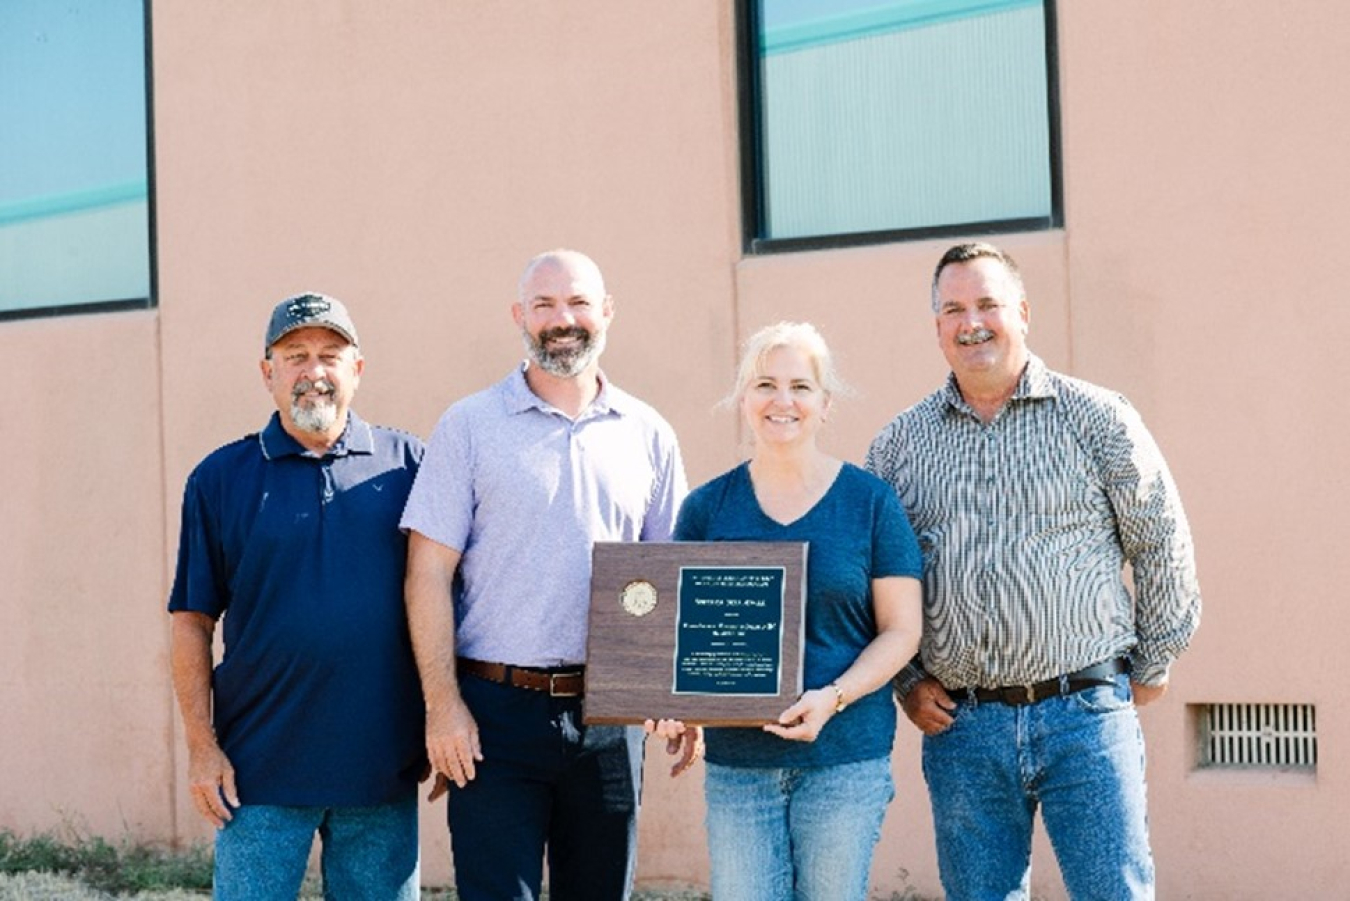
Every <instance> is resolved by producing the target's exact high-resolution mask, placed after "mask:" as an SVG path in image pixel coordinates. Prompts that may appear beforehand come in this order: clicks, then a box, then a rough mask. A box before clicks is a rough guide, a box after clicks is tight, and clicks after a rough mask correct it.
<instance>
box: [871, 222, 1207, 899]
mask: <svg viewBox="0 0 1350 901" xmlns="http://www.w3.org/2000/svg"><path fill="white" fill-rule="evenodd" d="M932 301H933V311H934V314H935V316H936V319H937V334H938V342H939V345H940V346H941V348H942V352H943V355H944V356H945V357H946V359H947V362H948V364H949V365H950V366H951V369H952V374H951V376H950V377H949V378H948V380H947V383H946V385H944V386H943V387H942V388H941V389H939V390H938V391H937V392H935V393H934V394H932V395H930V396H929V397H927V398H925V399H924V400H923V401H922V402H920V403H919V404H917V405H915V406H914V407H912V408H910V409H909V410H906V411H904V412H903V413H901V414H900V415H899V416H897V417H896V418H895V420H893V421H892V422H891V423H890V424H889V425H888V426H886V428H885V429H883V430H882V432H881V434H880V435H878V436H877V439H876V440H875V441H874V442H873V444H872V447H871V450H870V451H869V453H868V468H869V469H871V470H872V471H873V472H875V473H876V474H877V475H879V476H881V477H882V478H883V479H885V480H886V481H888V482H889V483H890V484H892V485H893V486H895V489H896V492H897V494H898V495H899V497H900V500H901V502H902V503H903V504H904V506H905V510H906V512H907V513H908V514H909V517H910V520H911V522H912V523H913V525H914V529H915V531H916V532H917V533H918V536H919V542H920V545H921V546H922V548H923V551H924V558H925V565H924V570H925V576H924V582H925V586H924V587H925V630H924V636H923V642H922V646H921V650H920V655H919V657H918V658H916V659H915V661H914V662H913V663H912V664H911V665H910V666H909V667H907V668H906V669H905V671H903V672H902V673H901V674H900V676H898V677H897V679H896V693H897V695H898V696H899V697H900V700H901V702H902V704H903V705H904V708H905V712H906V714H907V715H908V716H909V718H910V719H911V720H912V721H913V722H914V723H915V725H917V726H918V727H919V728H920V729H921V730H922V731H923V732H924V734H925V739H924V752H923V756H924V775H925V778H926V779H927V781H928V787H929V793H930V795H931V798H932V805H933V814H934V821H935V825H936V830H937V846H938V860H939V868H940V871H941V876H942V881H943V886H944V888H945V889H946V891H947V895H948V898H949V899H952V901H959V899H965V898H994V897H996V898H1026V897H1029V884H1030V851H1031V833H1032V823H1033V819H1034V817H1035V812H1036V810H1037V809H1038V808H1040V809H1041V811H1042V816H1043V817H1044V819H1045V824H1046V828H1047V831H1048V832H1049V834H1050V837H1051V840H1052V842H1053V843H1054V846H1055V849H1056V854H1057V856H1058V858H1059V863H1060V869H1061V871H1062V873H1063V875H1064V879H1065V882H1066V885H1067V886H1068V889H1069V892H1070V894H1071V895H1072V896H1073V897H1075V898H1080V897H1104V898H1151V897H1153V883H1154V879H1153V862H1152V854H1151V852H1150V849H1149V843H1148V831H1147V820H1146V812H1145V798H1144V746H1143V737H1142V734H1141V732H1140V730H1139V724H1138V719H1137V717H1136V715H1135V706H1136V705H1140V704H1146V703H1148V702H1150V701H1152V700H1155V699H1156V698H1158V697H1160V696H1161V695H1162V694H1163V692H1165V691H1166V688H1167V680H1168V673H1169V668H1170V666H1171V664H1172V662H1173V660H1175V659H1176V657H1177V655H1179V654H1180V653H1181V652H1182V651H1183V650H1184V649H1185V648H1186V646H1187V644H1188V643H1189V641H1190V638H1191V636H1192V634H1193V633H1194V632H1195V629H1196V627H1197V625H1198V624H1199V619H1200V592H1199V585H1198V583H1197V580H1196V575H1195V563H1194V553H1193V549H1192V545H1191V537H1190V529H1189V527H1188V525H1187V522H1186V517H1185V514H1184V512H1183V511H1182V507H1181V500H1180V497H1179V495H1178V493H1177V489H1176V485H1175V484H1174V482H1173V481H1172V477H1171V474H1170V473H1169V472H1168V469H1167V465H1166V463H1165V462H1164V460H1163V458H1162V455H1161V453H1160V452H1159V450H1158V447H1157V445H1156V444H1155V443H1154V441H1153V439H1152V437H1151V436H1150V435H1149V433H1148V431H1147V429H1146V428H1145V427H1144V424H1143V422H1142V420H1141V419H1140V417H1139V415H1138V413H1137V412H1136V411H1135V410H1134V408H1133V407H1132V406H1130V404H1129V402H1128V401H1126V400H1125V399H1124V398H1123V397H1121V396H1120V395H1119V394H1116V393H1115V392H1112V391H1108V390H1106V389H1103V388H1100V387H1097V386H1095V385H1090V384H1088V383H1086V382H1082V381H1080V380H1077V379H1073V378H1070V377H1068V376H1065V375H1061V374H1059V373H1056V372H1052V371H1050V370H1049V369H1047V368H1046V366H1045V364H1044V363H1043V362H1042V361H1041V360H1040V359H1039V358H1038V357H1036V356H1035V355H1034V354H1032V353H1031V352H1030V351H1029V350H1028V348H1027V345H1026V336H1027V331H1028V326H1029V323H1030V308H1029V305H1028V303H1027V299H1026V295H1025V291H1024V288H1023V285H1022V281H1021V277H1020V275H1019V274H1018V271H1017V267H1016V264H1015V263H1014V262H1013V260H1012V259H1011V258H1010V257H1009V256H1008V255H1007V254H1005V253H1004V252H1003V251H1001V250H999V249H998V248H996V247H993V246H991V245H988V244H963V245H958V246H956V247H953V248H951V249H950V250H948V251H947V253H946V254H945V255H944V256H943V257H942V260H941V261H940V262H939V263H938V266H937V270H936V272H935V273H934V278H933V297H932ZM1125 563H1129V564H1130V566H1131V569H1132V573H1133V584H1134V592H1133V594H1131V592H1130V591H1129V589H1128V588H1127V587H1126V582H1125V579H1124V576H1123V568H1124V564H1125Z"/></svg>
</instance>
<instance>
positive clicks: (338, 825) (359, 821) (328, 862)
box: [214, 796, 421, 901]
mask: <svg viewBox="0 0 1350 901" xmlns="http://www.w3.org/2000/svg"><path fill="white" fill-rule="evenodd" d="M316 831H317V832H318V833H319V839H320V841H321V842H322V845H323V847H322V852H321V856H320V861H321V865H322V869H323V896H324V897H325V898H328V899H333V901H351V899H370V901H417V897H418V893H419V885H420V881H421V880H420V878H419V875H418V866H417V798H416V796H413V797H412V798H409V799H408V800H407V801H401V802H398V803H394V804H380V805H376V806H374V807H273V806H269V805H265V804H245V805H244V806H242V807H240V808H239V809H238V810H235V811H234V818H233V819H231V820H230V821H229V822H228V823H226V824H225V826H224V828H223V829H220V830H219V831H217V832H216V866H215V892H214V897H215V898H216V899H217V901H295V898H296V896H297V895H299V894H300V883H301V882H302V881H304V878H305V868H306V867H307V865H308V863H309V850H310V848H311V846H313V844H314V833H315V832H316Z"/></svg>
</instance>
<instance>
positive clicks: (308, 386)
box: [291, 379, 337, 397]
mask: <svg viewBox="0 0 1350 901" xmlns="http://www.w3.org/2000/svg"><path fill="white" fill-rule="evenodd" d="M311 391H317V392H319V393H320V394H325V395H330V396H331V395H332V394H333V393H334V392H335V391H337V386H335V385H334V384H333V383H332V382H330V381H328V379H315V380H313V381H310V380H309V379H301V380H300V381H298V382H296V383H295V387H294V388H292V389H291V397H299V396H300V395H302V394H308V393H309V392H311Z"/></svg>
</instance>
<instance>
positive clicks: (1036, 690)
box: [954, 657, 1130, 707]
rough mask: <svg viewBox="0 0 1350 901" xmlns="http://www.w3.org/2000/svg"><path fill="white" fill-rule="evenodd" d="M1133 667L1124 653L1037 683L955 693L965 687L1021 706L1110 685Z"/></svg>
mask: <svg viewBox="0 0 1350 901" xmlns="http://www.w3.org/2000/svg"><path fill="white" fill-rule="evenodd" d="M1129 671H1130V662H1129V661H1128V660H1126V659H1125V658H1123V657H1117V658H1116V659H1114V660H1103V661H1102V662H1101V663H1094V664H1093V665H1092V666H1087V667H1084V668H1083V669H1080V670H1077V671H1075V672H1072V673H1066V674H1065V675H1063V676H1059V677H1056V678H1054V679H1046V680H1045V681H1044V682H1037V683H1035V684H1034V685H1006V686H1004V687H1002V688H969V689H960V688H958V689H955V692H954V693H955V694H957V695H960V694H961V693H962V692H963V691H964V692H966V693H968V694H971V695H974V697H975V700H977V701H984V702H985V703H989V702H990V701H996V702H998V703H1000V704H1008V705H1010V706H1013V707H1021V706H1023V705H1025V704H1035V703H1036V702H1037V701H1044V700H1045V699H1046V698H1057V697H1059V696H1061V695H1071V694H1073V693H1074V692H1079V691H1082V690H1084V689H1086V688H1092V687H1093V686H1096V685H1110V684H1112V682H1113V681H1114V679H1115V677H1116V676H1117V675H1118V674H1120V673H1127V672H1129Z"/></svg>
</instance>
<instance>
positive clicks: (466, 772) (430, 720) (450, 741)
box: [427, 696, 483, 797]
mask: <svg viewBox="0 0 1350 901" xmlns="http://www.w3.org/2000/svg"><path fill="white" fill-rule="evenodd" d="M427 759H428V760H430V761H431V768H432V770H433V771H435V772H436V773H444V774H445V775H446V776H449V777H450V779H451V780H452V781H453V782H454V783H455V785H458V786H459V787H460V788H463V787H464V786H466V785H468V784H469V783H470V782H471V781H473V778H474V776H476V775H477V774H478V773H477V770H476V769H475V765H476V764H478V763H481V762H482V760H483V748H482V746H481V745H480V744H479V743H478V723H476V722H474V718H473V714H472V713H470V712H469V708H468V706H467V705H465V703H464V701H463V700H462V699H461V698H459V697H458V696H456V697H455V698H454V700H452V701H450V702H448V703H446V704H444V705H442V706H441V707H439V708H436V709H428V710H427ZM438 787H439V783H438V784H437V785H435V786H433V787H432V794H433V795H436V797H439V795H438V794H436V789H437V788H438Z"/></svg>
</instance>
